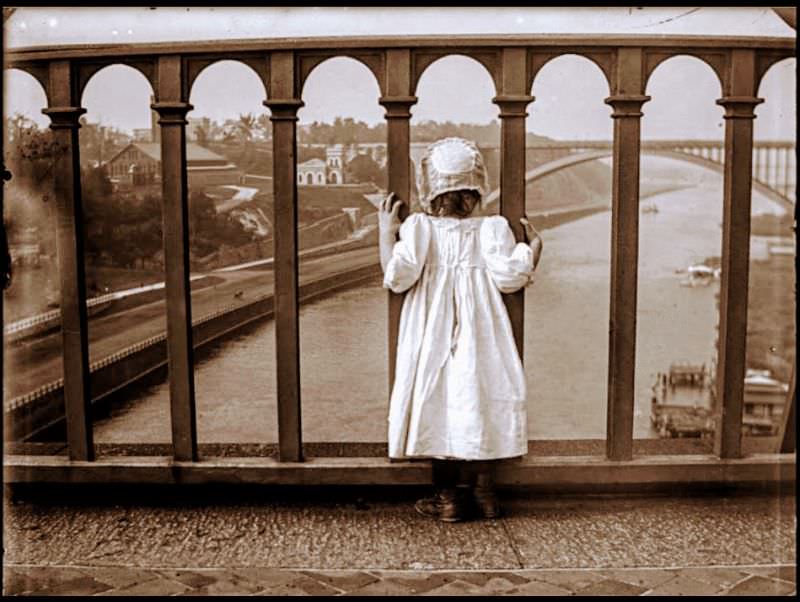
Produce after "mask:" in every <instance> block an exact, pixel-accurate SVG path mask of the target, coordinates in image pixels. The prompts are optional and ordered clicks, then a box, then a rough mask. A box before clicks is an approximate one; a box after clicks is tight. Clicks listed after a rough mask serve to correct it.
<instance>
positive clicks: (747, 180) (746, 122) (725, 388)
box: [714, 49, 762, 458]
mask: <svg viewBox="0 0 800 602" xmlns="http://www.w3.org/2000/svg"><path fill="white" fill-rule="evenodd" d="M728 78H729V79H728V81H727V82H726V84H727V85H726V87H725V89H726V92H727V96H725V97H724V98H721V99H719V100H718V101H717V104H720V105H722V106H723V107H724V108H725V170H724V199H723V210H722V264H721V270H722V275H721V278H720V294H719V311H720V315H719V356H718V360H717V400H718V403H720V404H721V408H720V410H721V411H720V414H721V415H720V417H719V422H718V424H717V427H716V430H715V448H714V449H715V452H716V453H717V454H718V455H719V457H720V458H740V457H741V456H742V410H743V400H744V376H745V344H746V340H747V287H748V279H749V269H748V268H749V262H750V201H751V187H752V179H753V175H752V174H753V164H752V161H753V119H754V118H755V112H754V109H755V106H756V105H757V104H759V103H760V102H762V99H760V98H756V97H755V91H756V88H755V82H756V77H755V53H754V51H752V50H739V49H736V50H732V51H731V56H730V66H729V73H728Z"/></svg>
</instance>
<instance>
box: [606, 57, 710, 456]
mask: <svg viewBox="0 0 800 602" xmlns="http://www.w3.org/2000/svg"><path fill="white" fill-rule="evenodd" d="M642 63H643V57H642V49H641V48H620V49H618V50H617V64H616V70H615V71H616V81H614V82H613V88H612V89H613V94H612V96H610V97H609V98H607V99H606V103H608V104H609V105H611V106H612V107H613V108H614V112H613V113H612V115H611V116H612V118H613V119H614V157H613V184H612V215H611V283H610V288H611V301H610V306H609V313H610V316H609V328H608V410H607V415H606V423H607V427H606V455H607V457H608V458H609V459H610V460H630V459H631V458H632V456H633V410H634V380H635V372H636V296H637V288H636V287H637V271H638V265H639V264H638V261H639V259H638V258H639V159H640V157H639V146H640V126H641V118H642V112H641V111H642V105H643V104H644V103H645V102H647V101H648V100H650V97H649V96H644V94H643V92H644V82H643V79H642V71H643V70H642ZM691 150H692V153H693V154H695V151H696V150H697V149H696V148H694V147H693V148H692V149H691Z"/></svg>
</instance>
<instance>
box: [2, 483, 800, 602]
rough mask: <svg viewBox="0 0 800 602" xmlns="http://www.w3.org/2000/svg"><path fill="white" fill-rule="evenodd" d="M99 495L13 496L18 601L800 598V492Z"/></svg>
mask: <svg viewBox="0 0 800 602" xmlns="http://www.w3.org/2000/svg"><path fill="white" fill-rule="evenodd" d="M117 489H119V488H117ZM86 491H87V492H88V494H87V495H82V496H78V497H75V496H71V495H69V494H64V495H62V494H61V493H52V492H51V493H49V494H48V495H46V496H43V497H38V498H36V499H25V498H22V499H19V498H17V499H10V498H8V497H7V498H6V500H5V512H4V531H3V533H4V535H3V539H4V542H3V543H4V552H5V554H4V571H3V593H4V594H9V595H63V594H73V595H123V594H129V595H148V594H150V595H156V594H157V595H219V594H242V595H575V594H578V595H793V594H794V593H795V591H796V586H795V582H796V570H795V566H796V559H795V558H796V557H795V536H796V518H795V498H794V496H793V495H742V494H740V495H735V496H734V495H723V494H720V495H711V496H679V495H672V496H636V495H629V496H621V495H616V496H580V497H578V496H570V497H566V496H541V495H533V494H525V493H521V492H515V493H514V495H513V496H510V495H508V496H506V499H505V502H504V509H505V511H506V514H505V516H504V517H503V518H501V519H498V520H481V521H469V522H464V523H456V524H444V523H440V522H437V521H431V520H429V519H426V518H424V517H421V516H418V515H417V514H416V513H415V512H414V510H413V500H414V499H415V497H416V496H417V495H419V493H420V491H419V490H418V489H415V488H399V487H398V488H387V489H379V488H374V489H369V490H363V491H357V490H354V489H348V488H339V489H326V490H314V489H311V490H303V491H300V492H292V491H291V490H289V489H281V488H273V489H270V490H269V491H266V492H265V491H262V492H260V493H257V494H252V493H248V492H247V490H245V489H243V488H235V487H227V488H224V489H223V488H217V489H216V490H214V492H213V493H211V494H208V493H204V494H201V493H199V490H197V489H192V488H191V487H188V488H187V489H185V490H182V491H180V492H179V493H175V490H173V491H172V492H170V493H168V494H164V493H163V492H162V493H159V492H153V491H150V490H148V491H143V490H139V491H138V492H136V493H133V492H131V491H117V492H116V494H115V495H113V496H111V497H106V496H105V494H103V493H101V492H100V491H99V490H98V489H96V488H93V489H91V490H86Z"/></svg>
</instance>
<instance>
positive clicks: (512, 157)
mask: <svg viewBox="0 0 800 602" xmlns="http://www.w3.org/2000/svg"><path fill="white" fill-rule="evenodd" d="M527 62H528V61H527V51H526V49H525V48H504V49H503V55H502V79H501V89H500V94H499V95H498V96H496V97H495V98H493V99H492V102H493V103H495V104H496V105H497V106H498V107H500V214H501V215H502V216H503V217H505V218H506V219H507V220H508V225H509V226H511V230H512V231H513V232H514V237H515V238H516V240H517V241H523V240H525V236H524V231H523V228H522V224H521V223H520V221H519V220H520V218H522V217H523V216H525V167H526V166H525V155H526V153H525V118H526V117H527V116H528V113H527V111H526V109H527V106H528V104H530V103H531V102H532V101H533V100H534V97H533V96H531V95H530V94H529V90H528V77H527ZM490 185H491V183H490ZM503 302H504V303H505V306H506V310H507V311H508V317H509V319H510V320H511V329H512V331H513V332H514V341H515V342H516V344H517V352H518V353H519V357H520V359H522V358H524V357H525V356H524V340H525V289H521V290H519V291H517V292H515V293H511V294H508V295H505V294H504V295H503Z"/></svg>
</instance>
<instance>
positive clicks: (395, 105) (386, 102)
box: [378, 96, 417, 119]
mask: <svg viewBox="0 0 800 602" xmlns="http://www.w3.org/2000/svg"><path fill="white" fill-rule="evenodd" d="M416 103H417V97H416V96H381V97H380V98H379V99H378V104H380V105H381V106H382V107H383V108H385V109H386V119H411V111H410V109H411V106H412V105H414V104H416Z"/></svg>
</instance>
